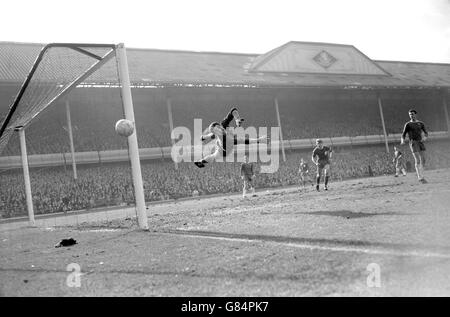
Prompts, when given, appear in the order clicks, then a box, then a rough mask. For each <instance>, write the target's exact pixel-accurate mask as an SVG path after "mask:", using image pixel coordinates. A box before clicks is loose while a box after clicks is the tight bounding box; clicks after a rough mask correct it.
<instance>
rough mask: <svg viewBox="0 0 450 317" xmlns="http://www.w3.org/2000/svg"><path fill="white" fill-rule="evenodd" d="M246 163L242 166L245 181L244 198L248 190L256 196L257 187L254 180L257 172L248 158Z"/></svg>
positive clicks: (246, 157) (242, 176)
mask: <svg viewBox="0 0 450 317" xmlns="http://www.w3.org/2000/svg"><path fill="white" fill-rule="evenodd" d="M244 158H245V162H244V163H242V164H241V178H242V180H243V181H244V186H243V189H242V198H245V195H246V194H247V188H249V189H251V190H252V195H253V196H256V195H255V186H253V179H254V178H255V170H254V168H253V164H252V163H249V162H248V156H245V157H244Z"/></svg>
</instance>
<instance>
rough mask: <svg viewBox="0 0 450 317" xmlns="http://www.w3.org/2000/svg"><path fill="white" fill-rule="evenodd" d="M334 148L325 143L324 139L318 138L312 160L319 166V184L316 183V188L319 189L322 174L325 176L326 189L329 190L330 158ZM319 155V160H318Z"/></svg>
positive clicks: (317, 179)
mask: <svg viewBox="0 0 450 317" xmlns="http://www.w3.org/2000/svg"><path fill="white" fill-rule="evenodd" d="M332 153H333V152H332V150H331V148H329V147H328V146H324V145H323V141H322V140H321V139H317V140H316V148H315V149H314V150H313V153H312V158H311V159H312V161H313V163H314V164H315V165H316V166H317V178H316V181H317V184H316V190H317V191H319V184H320V176H321V175H322V171H323V174H324V175H323V176H324V178H325V187H324V189H325V190H328V180H329V179H330V175H329V174H330V159H331V156H332ZM316 157H317V160H316Z"/></svg>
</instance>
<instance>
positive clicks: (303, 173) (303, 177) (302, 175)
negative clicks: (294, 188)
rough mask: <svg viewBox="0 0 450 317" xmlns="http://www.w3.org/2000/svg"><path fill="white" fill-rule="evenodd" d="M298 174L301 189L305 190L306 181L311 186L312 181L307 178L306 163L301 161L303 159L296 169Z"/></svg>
mask: <svg viewBox="0 0 450 317" xmlns="http://www.w3.org/2000/svg"><path fill="white" fill-rule="evenodd" d="M298 172H299V174H300V180H301V182H302V185H303V188H305V184H306V181H308V182H310V183H311V184H312V183H313V181H312V180H311V177H310V176H309V166H308V163H306V162H305V161H304V160H303V157H302V158H301V159H300V166H299V168H298Z"/></svg>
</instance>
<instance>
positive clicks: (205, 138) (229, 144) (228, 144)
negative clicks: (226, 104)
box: [194, 107, 267, 168]
mask: <svg viewBox="0 0 450 317" xmlns="http://www.w3.org/2000/svg"><path fill="white" fill-rule="evenodd" d="M233 120H234V121H235V123H236V127H241V125H242V122H243V121H244V119H243V118H241V117H240V116H239V112H238V110H237V108H236V107H234V108H232V109H231V110H230V112H229V113H228V114H227V116H226V117H225V118H224V119H223V120H222V122H221V123H219V122H213V123H211V124H210V125H209V127H208V131H209V133H208V134H207V135H202V137H201V140H202V142H209V141H210V140H216V148H215V151H214V153H212V154H210V155H207V156H205V157H203V159H201V160H200V161H197V162H194V164H195V165H197V167H199V168H202V167H205V164H206V163H211V162H214V161H215V160H216V159H217V158H221V157H227V156H229V155H232V154H233V150H234V146H235V145H237V144H240V143H242V144H254V143H260V142H263V141H266V140H267V136H261V137H259V138H257V139H251V138H248V137H245V138H241V139H238V136H237V135H235V134H234V133H233V131H232V130H231V129H229V127H230V123H231V122H232V121H233Z"/></svg>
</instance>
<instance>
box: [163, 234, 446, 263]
mask: <svg viewBox="0 0 450 317" xmlns="http://www.w3.org/2000/svg"><path fill="white" fill-rule="evenodd" d="M167 234H171V235H174V234H176V233H167ZM176 235H182V236H186V237H190V238H207V239H214V240H221V241H232V242H236V241H238V242H265V243H272V244H277V245H284V246H288V247H293V248H299V249H306V250H322V251H336V252H357V253H366V254H377V255H393V256H410V257H423V258H441V259H450V254H445V253H437V252H421V251H399V250H388V249H384V250H383V249H374V248H361V247H357V246H347V247H339V246H320V245H311V244H306V243H291V242H281V241H265V240H260V239H244V238H229V237H217V236H208V235H199V234H187V233H183V234H176Z"/></svg>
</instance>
